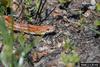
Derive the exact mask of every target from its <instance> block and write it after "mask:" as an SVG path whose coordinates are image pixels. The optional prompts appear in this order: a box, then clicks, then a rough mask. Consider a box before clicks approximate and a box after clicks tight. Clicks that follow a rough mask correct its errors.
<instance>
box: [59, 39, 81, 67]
mask: <svg viewBox="0 0 100 67" xmlns="http://www.w3.org/2000/svg"><path fill="white" fill-rule="evenodd" d="M61 60H62V61H63V62H64V64H66V66H67V67H69V65H70V66H71V67H74V66H75V63H77V62H79V60H80V58H79V55H78V54H77V53H76V52H75V46H74V45H73V44H72V43H71V41H70V40H69V39H67V40H66V41H65V44H64V52H62V53H61Z"/></svg>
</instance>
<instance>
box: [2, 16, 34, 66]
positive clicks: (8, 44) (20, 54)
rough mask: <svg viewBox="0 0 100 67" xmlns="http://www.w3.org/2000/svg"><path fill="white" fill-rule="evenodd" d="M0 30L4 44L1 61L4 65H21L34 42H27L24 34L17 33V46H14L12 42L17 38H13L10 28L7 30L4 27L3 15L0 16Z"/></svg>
mask: <svg viewBox="0 0 100 67" xmlns="http://www.w3.org/2000/svg"><path fill="white" fill-rule="evenodd" d="M0 30H1V34H2V38H3V42H2V43H3V45H4V46H3V49H2V51H1V54H0V60H1V62H2V63H3V65H4V66H5V67H23V62H24V59H25V56H26V54H27V53H28V52H29V51H30V50H31V49H32V46H33V45H34V44H27V43H26V38H25V37H24V35H23V34H19V35H18V42H19V47H18V48H16V47H15V45H14V43H15V40H16V39H17V38H14V33H13V30H12V29H11V30H8V29H7V28H6V26H5V21H4V18H3V17H0ZM14 48H15V49H14ZM16 53H17V54H16Z"/></svg>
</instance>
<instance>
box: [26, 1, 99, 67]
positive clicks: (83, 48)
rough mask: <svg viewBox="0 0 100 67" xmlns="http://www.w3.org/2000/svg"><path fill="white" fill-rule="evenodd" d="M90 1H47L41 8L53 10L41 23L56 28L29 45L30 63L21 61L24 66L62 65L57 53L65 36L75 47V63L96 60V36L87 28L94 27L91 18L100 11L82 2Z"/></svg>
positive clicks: (95, 61)
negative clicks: (34, 43) (65, 2)
mask: <svg viewBox="0 0 100 67" xmlns="http://www.w3.org/2000/svg"><path fill="white" fill-rule="evenodd" d="M90 1H91V0H72V1H71V3H70V4H69V5H61V4H60V3H58V1H57V0H47V4H46V6H45V8H48V11H49V10H50V11H51V10H52V9H54V8H55V9H54V10H53V12H52V13H51V14H50V16H49V17H48V18H47V20H45V21H44V22H43V23H42V24H50V25H53V26H55V28H56V29H55V31H54V32H53V33H50V34H47V35H45V36H43V38H42V40H41V41H40V42H39V43H38V44H37V45H36V46H35V47H33V49H32V50H31V51H30V53H29V61H31V62H30V64H29V63H28V64H27V63H25V64H26V67H65V64H64V63H63V62H62V61H61V58H60V57H61V56H60V55H61V52H63V46H64V43H65V39H67V38H68V39H70V40H71V43H73V46H75V47H76V52H77V53H78V54H79V56H80V61H79V63H100V35H97V34H96V33H95V32H94V31H93V30H91V29H92V28H96V26H95V24H94V21H95V20H96V19H100V13H98V12H96V10H95V9H93V10H92V9H86V8H84V6H83V5H82V3H84V2H86V3H90ZM96 2H100V0H96ZM87 7H88V6H87ZM50 11H49V12H50ZM98 31H100V29H99V30H98ZM32 37H33V38H35V37H37V36H31V38H32ZM30 40H31V39H30ZM27 65H28V66H27ZM78 66H79V65H76V67H78Z"/></svg>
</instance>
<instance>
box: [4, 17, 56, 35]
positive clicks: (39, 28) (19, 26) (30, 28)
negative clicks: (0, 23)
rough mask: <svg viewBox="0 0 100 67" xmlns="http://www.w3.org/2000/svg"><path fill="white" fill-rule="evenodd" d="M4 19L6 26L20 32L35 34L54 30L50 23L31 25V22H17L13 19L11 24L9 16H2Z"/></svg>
mask: <svg viewBox="0 0 100 67" xmlns="http://www.w3.org/2000/svg"><path fill="white" fill-rule="evenodd" d="M4 19H5V25H6V26H7V28H11V27H12V26H13V30H14V31H20V32H24V33H29V34H35V35H44V34H46V33H50V32H53V31H54V30H55V27H54V26H52V25H32V24H26V23H22V22H20V23H17V22H16V21H13V24H12V17H11V16H4Z"/></svg>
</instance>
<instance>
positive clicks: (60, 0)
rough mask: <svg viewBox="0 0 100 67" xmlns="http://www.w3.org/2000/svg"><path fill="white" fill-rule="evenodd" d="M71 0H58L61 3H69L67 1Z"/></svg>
mask: <svg viewBox="0 0 100 67" xmlns="http://www.w3.org/2000/svg"><path fill="white" fill-rule="evenodd" d="M70 1H71V0H58V2H59V3H61V4H64V3H67V2H70Z"/></svg>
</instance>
